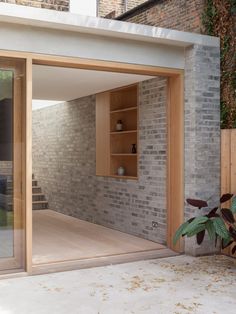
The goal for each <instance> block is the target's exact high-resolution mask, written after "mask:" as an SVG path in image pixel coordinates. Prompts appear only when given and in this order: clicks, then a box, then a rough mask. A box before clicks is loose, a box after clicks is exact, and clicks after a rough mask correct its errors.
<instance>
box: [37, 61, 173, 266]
mask: <svg viewBox="0 0 236 314" xmlns="http://www.w3.org/2000/svg"><path fill="white" fill-rule="evenodd" d="M166 105H167V78H166V77H161V76H159V77H151V76H146V75H135V74H126V73H115V72H105V71H92V70H84V69H75V68H65V67H56V66H45V65H44V66H42V65H33V103H32V136H33V138H32V147H33V150H32V155H33V177H32V189H33V190H32V192H33V265H35V266H37V265H44V264H50V263H57V262H64V261H76V260H81V259H91V258H100V257H111V256H125V255H133V256H135V254H140V253H142V254H143V253H145V252H147V253H148V252H149V253H157V252H158V254H159V252H161V251H162V252H164V251H165V250H166V233H167V227H166V226H167V210H166V207H167V205H166V168H167V125H166V124H167V109H166V108H167V106H166Z"/></svg>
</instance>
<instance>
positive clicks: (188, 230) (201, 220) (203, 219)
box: [185, 216, 209, 234]
mask: <svg viewBox="0 0 236 314" xmlns="http://www.w3.org/2000/svg"><path fill="white" fill-rule="evenodd" d="M208 219H209V218H208V217H206V216H199V217H196V218H195V219H194V220H193V221H192V222H191V223H190V224H189V225H188V226H187V228H186V229H185V233H186V234H188V233H191V232H192V231H193V230H195V227H196V226H197V225H199V224H204V223H205V222H206V221H208Z"/></svg>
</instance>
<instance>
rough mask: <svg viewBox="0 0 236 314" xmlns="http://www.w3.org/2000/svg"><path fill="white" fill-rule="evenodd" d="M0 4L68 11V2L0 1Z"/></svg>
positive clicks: (38, 0) (47, 0)
mask: <svg viewBox="0 0 236 314" xmlns="http://www.w3.org/2000/svg"><path fill="white" fill-rule="evenodd" d="M0 2H6V3H14V4H21V5H26V6H30V7H36V8H44V9H52V10H57V11H69V4H70V0H0Z"/></svg>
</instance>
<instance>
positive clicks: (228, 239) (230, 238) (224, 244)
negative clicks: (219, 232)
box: [222, 234, 232, 249]
mask: <svg viewBox="0 0 236 314" xmlns="http://www.w3.org/2000/svg"><path fill="white" fill-rule="evenodd" d="M222 241H223V243H222V249H225V248H226V247H227V246H228V245H229V244H230V242H232V237H231V235H230V234H229V236H228V238H225V239H223V240H222Z"/></svg>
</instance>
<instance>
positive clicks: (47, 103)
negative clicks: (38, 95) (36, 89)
mask: <svg viewBox="0 0 236 314" xmlns="http://www.w3.org/2000/svg"><path fill="white" fill-rule="evenodd" d="M59 103H60V101H58V100H45V99H32V110H38V109H42V108H46V107H51V106H54V105H57V104H59Z"/></svg>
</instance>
